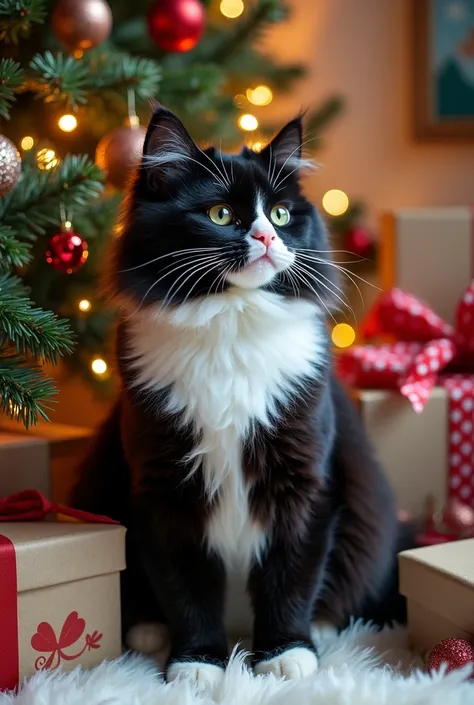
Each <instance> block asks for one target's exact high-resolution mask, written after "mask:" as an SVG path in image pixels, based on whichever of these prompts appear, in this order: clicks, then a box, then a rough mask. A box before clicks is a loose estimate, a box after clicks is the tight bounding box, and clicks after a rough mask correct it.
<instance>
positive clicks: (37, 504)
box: [0, 490, 118, 524]
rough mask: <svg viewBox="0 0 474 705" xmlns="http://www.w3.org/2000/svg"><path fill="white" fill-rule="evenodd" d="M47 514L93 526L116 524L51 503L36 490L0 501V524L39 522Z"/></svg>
mask: <svg viewBox="0 0 474 705" xmlns="http://www.w3.org/2000/svg"><path fill="white" fill-rule="evenodd" d="M47 514H63V515H64V516H68V517H71V518H72V519H78V520H79V521H86V522H87V521H89V522H93V523H95V524H118V522H117V521H114V520H113V519H110V518H109V517H106V516H101V515H100V514H91V513H90V512H83V511H82V510H80V509H71V508H70V507H64V506H63V505H61V504H56V503H55V502H51V500H49V499H48V498H47V497H45V496H44V495H43V494H41V492H39V491H38V490H24V491H23V492H18V493H17V494H12V495H10V496H9V497H3V498H2V499H0V522H1V521H40V520H41V519H44V518H45V516H46V515H47Z"/></svg>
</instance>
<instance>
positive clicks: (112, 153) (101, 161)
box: [95, 120, 146, 189]
mask: <svg viewBox="0 0 474 705" xmlns="http://www.w3.org/2000/svg"><path fill="white" fill-rule="evenodd" d="M145 135H146V130H145V128H144V127H142V126H141V125H139V124H133V123H130V121H128V120H127V123H126V124H125V125H124V126H123V127H119V128H118V130H114V131H113V132H111V133H110V134H109V135H105V137H102V139H101V140H100V142H99V144H98V145H97V150H96V153H95V161H96V164H97V166H98V167H100V168H101V169H103V171H105V173H106V174H107V182H108V183H109V184H111V185H112V186H115V188H118V189H123V188H124V187H125V186H126V185H127V182H128V180H129V178H130V175H131V173H132V172H133V169H134V168H135V167H136V166H137V165H138V163H139V161H140V157H141V154H142V151H143V143H144V141H145Z"/></svg>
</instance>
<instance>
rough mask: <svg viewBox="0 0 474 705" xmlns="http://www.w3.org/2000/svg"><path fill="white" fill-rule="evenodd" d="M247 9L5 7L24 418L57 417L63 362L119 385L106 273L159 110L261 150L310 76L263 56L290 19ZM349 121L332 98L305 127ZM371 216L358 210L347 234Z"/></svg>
mask: <svg viewBox="0 0 474 705" xmlns="http://www.w3.org/2000/svg"><path fill="white" fill-rule="evenodd" d="M244 2H245V0H221V1H220V2H219V1H216V2H213V1H212V0H207V1H205V0H204V1H202V2H201V0H155V1H154V2H151V1H150V0H146V1H145V0H135V1H134V2H132V3H130V2H125V1H124V0H110V2H109V3H107V2H106V1H105V0H82V1H81V2H76V0H54V2H50V1H48V0H0V42H1V46H0V57H1V58H0V118H3V120H2V127H1V128H0V132H1V133H2V134H1V135H0V277H1V279H0V399H1V405H2V407H3V409H4V410H5V411H6V412H7V413H9V414H10V415H11V416H18V417H20V418H22V419H23V421H24V422H25V423H31V422H34V421H35V420H36V418H37V416H38V414H41V415H45V406H44V401H45V400H46V399H47V398H48V397H50V395H51V393H52V392H53V389H54V387H53V383H52V382H51V380H49V379H48V377H47V376H46V375H45V374H44V372H42V371H41V368H40V365H41V364H42V363H43V362H52V363H54V362H56V360H57V359H58V357H59V356H60V355H62V354H63V353H68V355H66V357H65V358H64V362H65V364H66V365H67V366H68V368H69V369H71V370H74V371H76V372H79V373H80V374H82V375H83V376H84V377H85V378H86V379H87V380H88V381H89V382H92V383H95V384H98V385H99V386H102V387H103V386H105V385H106V383H107V379H108V378H109V376H110V375H109V372H110V364H111V361H110V353H109V344H110V340H111V337H112V336H111V325H112V323H113V320H114V310H113V309H111V308H110V302H108V301H107V300H104V299H102V298H101V296H100V294H99V287H98V280H99V273H100V269H101V263H102V262H103V261H104V259H106V257H105V256H104V253H105V248H106V247H107V244H108V242H109V241H110V238H111V237H113V236H114V230H117V228H118V227H119V226H114V223H115V222H116V215H117V209H118V207H119V204H120V201H121V198H122V195H123V189H124V188H125V186H126V183H127V179H128V177H129V175H130V173H131V172H132V170H133V167H134V165H135V163H136V161H137V158H138V155H139V153H140V150H141V146H142V143H143V139H144V132H145V130H144V127H143V126H142V125H143V124H146V121H147V118H148V116H149V114H150V101H151V100H153V99H155V100H159V101H160V102H161V103H163V104H164V105H166V106H167V107H169V108H171V109H172V110H175V111H176V112H177V113H178V114H179V115H180V117H181V119H182V120H183V122H184V123H185V125H186V126H187V127H188V129H189V131H190V133H191V134H192V136H193V137H194V139H195V140H196V141H197V142H200V143H203V144H204V143H206V142H214V143H215V142H216V140H217V143H218V144H219V145H221V146H222V149H228V150H232V149H234V148H237V146H238V145H239V144H240V143H241V142H242V140H243V139H244V141H245V142H246V143H247V144H248V145H249V146H251V147H253V148H254V149H259V148H260V147H261V145H262V144H263V143H264V141H265V140H266V139H267V137H268V136H270V135H271V134H272V133H273V132H274V131H275V129H276V128H277V127H278V126H277V125H274V124H272V122H271V121H270V120H265V111H264V106H266V105H268V104H269V103H270V102H271V100H272V98H273V95H274V93H276V92H278V93H282V92H284V91H288V90H290V89H291V87H292V85H293V83H294V81H295V80H297V79H298V78H300V77H301V76H303V75H304V72H305V68H304V66H301V65H296V64H294V65H293V64H292V65H287V64H285V65H281V64H278V63H277V62H275V61H274V60H273V59H272V58H270V57H268V56H266V55H265V54H263V53H262V52H261V51H260V50H259V49H258V46H257V45H258V41H257V40H258V39H259V37H260V35H261V33H262V32H263V31H264V30H265V29H266V28H269V27H271V25H272V24H274V23H277V22H281V21H283V20H284V19H285V17H286V15H287V8H286V7H285V4H284V3H283V2H281V1H280V0H252V2H248V6H247V4H244ZM340 108H341V100H340V99H339V98H338V97H330V98H328V100H327V101H326V102H325V103H324V105H322V106H319V107H318V108H317V109H316V110H314V111H313V112H312V113H310V114H309V115H308V116H307V124H306V127H307V132H308V134H309V135H310V136H311V138H314V137H318V139H319V135H320V132H321V131H322V129H323V127H325V125H326V124H328V123H329V122H330V121H331V119H332V118H333V117H334V116H335V115H336V114H337V113H338V112H339V110H340ZM256 111H257V114H258V115H259V117H258V119H257V117H256V116H255V114H254V113H255V112H256ZM308 146H309V147H311V148H314V147H317V146H319V141H318V140H316V139H312V140H309V143H308ZM74 155H79V156H74ZM358 215H359V210H358V205H357V204H355V205H354V206H353V208H350V209H349V210H346V212H345V214H344V227H348V225H350V223H351V220H352V219H353V217H357V216H358ZM66 320H67V321H68V323H66V322H65V321H66ZM73 340H74V341H75V345H74V346H73V345H72V341H73Z"/></svg>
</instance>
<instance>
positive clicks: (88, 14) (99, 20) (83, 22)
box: [51, 0, 112, 52]
mask: <svg viewBox="0 0 474 705" xmlns="http://www.w3.org/2000/svg"><path fill="white" fill-rule="evenodd" d="M51 23H52V27H53V32H54V35H55V37H56V39H57V40H58V41H59V42H60V44H62V45H63V47H65V48H66V49H67V50H68V51H70V52H76V51H79V52H82V51H86V50H87V49H92V47H95V46H97V44H100V43H101V42H103V41H104V40H105V39H107V37H108V36H109V34H110V31H111V29H112V11H111V9H110V7H109V5H108V3H107V2H106V0H79V1H78V0H58V1H57V3H56V5H55V7H54V10H53V14H52V16H51Z"/></svg>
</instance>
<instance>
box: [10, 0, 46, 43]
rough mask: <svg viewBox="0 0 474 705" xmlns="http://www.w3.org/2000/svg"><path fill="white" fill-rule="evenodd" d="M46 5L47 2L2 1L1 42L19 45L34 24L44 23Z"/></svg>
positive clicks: (43, 0) (25, 0) (41, 0)
mask: <svg viewBox="0 0 474 705" xmlns="http://www.w3.org/2000/svg"><path fill="white" fill-rule="evenodd" d="M45 5H46V2H45V0H0V42H11V43H13V44H17V43H18V41H19V40H20V39H22V38H24V37H27V36H28V34H29V33H30V30H31V27H32V25H33V24H42V23H43V22H44V18H45V17H46V9H45Z"/></svg>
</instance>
